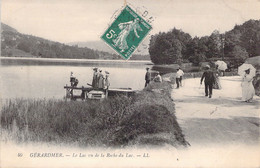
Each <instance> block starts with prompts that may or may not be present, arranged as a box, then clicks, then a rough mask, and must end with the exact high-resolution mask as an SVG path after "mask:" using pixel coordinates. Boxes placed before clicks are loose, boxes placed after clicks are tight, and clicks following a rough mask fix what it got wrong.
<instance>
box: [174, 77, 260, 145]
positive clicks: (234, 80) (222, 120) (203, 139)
mask: <svg viewBox="0 0 260 168" xmlns="http://www.w3.org/2000/svg"><path fill="white" fill-rule="evenodd" d="M240 80H241V78H240V77H221V78H220V82H221V85H222V89H221V90H215V89H214V90H213V97H212V98H211V99H209V98H208V97H205V96H204V86H203V85H201V86H200V79H199V78H193V79H186V80H184V81H183V85H184V86H183V87H181V88H180V89H173V91H172V97H173V99H174V102H175V105H176V117H177V120H178V122H179V124H180V126H181V127H182V130H183V133H184V135H185V138H186V140H187V141H188V142H189V143H190V144H191V146H193V145H201V144H203V145H207V144H213V145H214V144H237V143H241V144H248V145H254V144H258V143H259V132H260V131H259V123H260V122H259V121H260V117H259V114H260V111H259V107H260V97H258V96H255V97H254V101H253V102H252V103H245V102H242V101H241V95H242V94H241V92H242V91H241V86H240Z"/></svg>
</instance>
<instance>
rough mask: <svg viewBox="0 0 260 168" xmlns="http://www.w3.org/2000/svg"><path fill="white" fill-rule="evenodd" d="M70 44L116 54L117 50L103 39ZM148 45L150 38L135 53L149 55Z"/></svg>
mask: <svg viewBox="0 0 260 168" xmlns="http://www.w3.org/2000/svg"><path fill="white" fill-rule="evenodd" d="M68 45H71V46H75V45H77V46H78V47H88V48H91V49H93V50H98V51H104V52H108V53H111V54H114V53H115V51H113V49H112V48H111V47H109V46H108V45H107V44H106V43H105V42H103V41H102V40H100V41H86V42H71V43H68ZM148 45H149V39H146V40H144V41H143V42H142V43H141V44H140V46H139V47H138V48H137V50H136V51H135V54H138V55H149V53H148Z"/></svg>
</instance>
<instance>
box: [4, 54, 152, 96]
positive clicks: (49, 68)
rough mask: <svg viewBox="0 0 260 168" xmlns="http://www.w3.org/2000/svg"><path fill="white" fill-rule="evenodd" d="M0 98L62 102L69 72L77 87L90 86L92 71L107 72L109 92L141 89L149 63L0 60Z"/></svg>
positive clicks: (6, 58)
mask: <svg viewBox="0 0 260 168" xmlns="http://www.w3.org/2000/svg"><path fill="white" fill-rule="evenodd" d="M0 61H1V66H0V80H1V82H0V98H1V99H13V98H36V99H38V98H40V99H41V98H46V99H50V98H55V99H62V98H63V97H64V95H65V89H64V88H63V87H64V86H65V85H66V84H68V85H70V83H69V79H70V72H73V73H74V76H75V77H76V78H77V79H78V80H79V84H78V86H85V87H86V86H87V83H90V84H91V83H92V77H93V76H92V75H93V70H92V68H93V67H98V68H101V69H102V70H103V72H104V71H108V72H110V83H111V86H110V87H111V88H132V89H133V90H141V89H143V87H144V83H145V80H144V76H145V72H146V70H145V68H146V67H152V64H151V62H150V61H124V60H85V59H84V60H78V59H43V58H9V57H0Z"/></svg>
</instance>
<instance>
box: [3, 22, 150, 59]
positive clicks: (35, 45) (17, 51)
mask: <svg viewBox="0 0 260 168" xmlns="http://www.w3.org/2000/svg"><path fill="white" fill-rule="evenodd" d="M87 46H91V45H90V43H89V44H88V45H83V44H80V43H79V44H77V43H75V44H70V45H68V44H63V43H59V42H55V41H50V40H47V39H43V38H40V37H36V36H32V35H25V34H22V33H19V32H18V31H17V30H15V29H14V28H12V27H10V26H8V25H6V24H4V23H1V56H8V57H17V56H18V57H41V58H75V59H122V58H121V57H120V56H119V55H118V54H115V53H114V52H112V50H111V49H110V48H109V47H108V46H106V44H104V43H102V41H100V42H97V43H95V44H94V43H92V46H91V47H87ZM92 48H93V49H92ZM131 59H132V60H150V57H149V56H148V55H146V56H140V55H133V56H132V57H131Z"/></svg>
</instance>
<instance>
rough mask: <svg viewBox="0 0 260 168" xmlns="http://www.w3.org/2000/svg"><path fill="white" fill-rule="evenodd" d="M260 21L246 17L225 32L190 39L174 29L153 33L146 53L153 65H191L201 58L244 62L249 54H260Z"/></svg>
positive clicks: (250, 55) (215, 32) (187, 35)
mask: <svg viewBox="0 0 260 168" xmlns="http://www.w3.org/2000/svg"><path fill="white" fill-rule="evenodd" d="M259 46H260V20H249V21H247V22H245V23H244V24H242V25H236V26H235V27H234V28H233V29H232V30H230V31H228V32H226V33H223V34H221V33H219V31H218V30H215V31H213V32H212V34H211V35H210V36H204V37H200V38H199V37H194V38H192V37H191V36H190V35H189V34H188V33H184V32H183V31H182V30H178V29H176V28H174V29H173V30H171V31H169V32H166V33H165V32H163V33H159V34H156V35H154V36H152V38H151V40H150V46H149V53H150V57H151V60H152V62H154V63H155V64H172V63H181V62H184V61H186V60H188V61H189V62H192V63H194V64H199V63H200V62H202V61H209V60H212V59H213V60H217V59H222V58H223V56H224V59H226V60H229V59H231V60H233V61H235V62H237V63H241V62H243V61H244V60H245V59H246V58H248V57H254V56H257V55H260V47H259Z"/></svg>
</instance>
